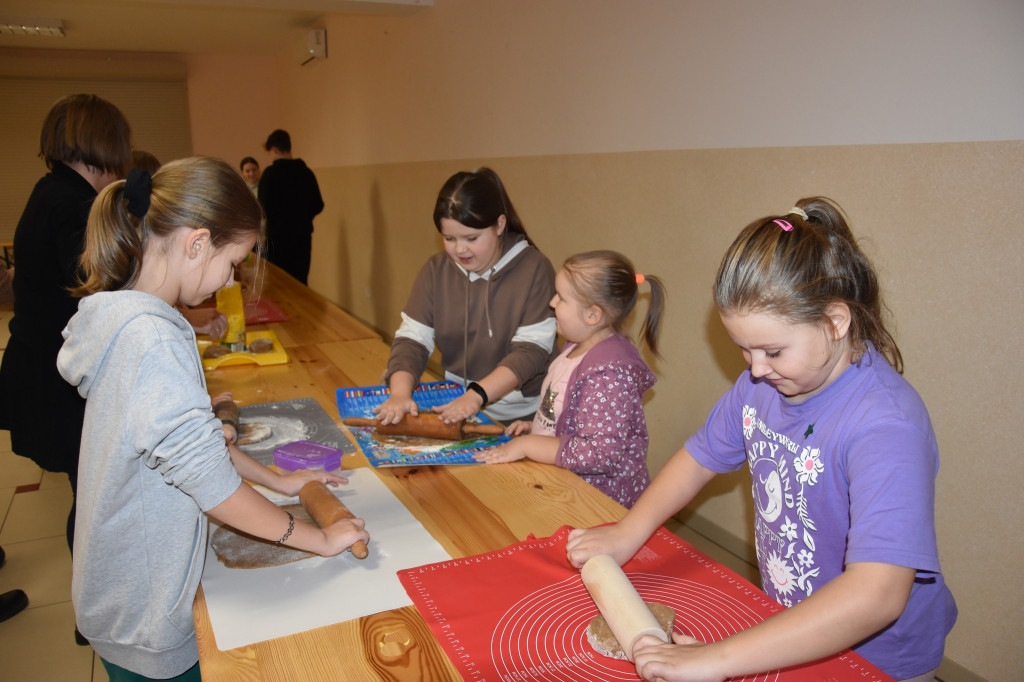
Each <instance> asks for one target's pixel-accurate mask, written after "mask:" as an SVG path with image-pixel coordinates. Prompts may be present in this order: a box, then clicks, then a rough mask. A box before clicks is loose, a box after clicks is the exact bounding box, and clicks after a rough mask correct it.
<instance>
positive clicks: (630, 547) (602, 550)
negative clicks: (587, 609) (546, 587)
mask: <svg viewBox="0 0 1024 682" xmlns="http://www.w3.org/2000/svg"><path fill="white" fill-rule="evenodd" d="M513 442H514V441H513ZM623 532H624V531H623V530H622V524H621V523H616V524H614V525H611V526H599V527H597V528H573V529H572V530H571V531H569V540H568V542H567V543H566V545H565V554H566V556H567V557H568V559H569V563H570V564H572V565H573V566H575V567H576V568H582V567H583V564H585V563H587V560H588V559H590V558H591V557H595V556H597V555H598V554H607V555H609V556H610V557H612V558H613V559H615V561H617V562H618V564H619V566H621V565H622V564H624V563H626V562H627V561H629V560H630V558H631V557H632V556H633V555H634V554H636V551H637V550H638V549H640V547H641V546H642V545H643V544H644V540H646V539H647V538H640V540H639V542H637V541H636V540H634V539H633V538H629V537H623Z"/></svg>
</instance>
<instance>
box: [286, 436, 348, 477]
mask: <svg viewBox="0 0 1024 682" xmlns="http://www.w3.org/2000/svg"><path fill="white" fill-rule="evenodd" d="M274 464H275V465H276V466H278V467H280V468H282V469H285V470H287V471H297V470H299V469H310V470H313V471H333V470H335V469H337V468H338V467H340V466H341V450H338V449H337V448H332V447H328V446H326V445H320V443H314V442H312V441H308V440H299V441H295V442H294V443H288V444H287V445H282V446H281V447H279V448H277V449H276V450H274Z"/></svg>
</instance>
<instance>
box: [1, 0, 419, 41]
mask: <svg viewBox="0 0 1024 682" xmlns="http://www.w3.org/2000/svg"><path fill="white" fill-rule="evenodd" d="M432 4H433V0H0V21H3V22H4V23H5V22H6V21H7V20H8V18H17V19H19V20H20V19H26V18H33V19H51V20H52V19H59V20H60V21H61V22H62V23H63V27H64V34H65V35H64V37H62V38H47V37H39V36H19V35H9V34H5V33H0V48H41V49H55V50H101V51H130V52H162V53H168V52H170V53H219V54H273V53H276V52H280V51H282V50H287V49H292V48H293V46H294V44H295V41H296V38H297V37H301V32H302V30H305V29H309V28H312V27H316V26H318V25H319V24H320V22H322V20H323V16H324V15H325V14H328V13H360V14H366V13H373V14H407V13H410V12H417V11H420V10H422V9H423V8H424V7H429V6H431V5H432Z"/></svg>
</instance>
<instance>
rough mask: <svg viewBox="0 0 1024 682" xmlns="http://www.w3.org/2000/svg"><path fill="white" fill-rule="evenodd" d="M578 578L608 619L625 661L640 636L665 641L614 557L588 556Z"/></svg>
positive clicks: (663, 635)
mask: <svg viewBox="0 0 1024 682" xmlns="http://www.w3.org/2000/svg"><path fill="white" fill-rule="evenodd" d="M580 577H581V578H583V584H584V585H585V586H586V588H587V592H589V593H590V596H591V597H593V598H594V603H595V604H597V608H598V610H599V611H600V612H601V615H602V616H604V617H605V620H607V621H608V626H609V627H610V628H611V631H612V633H613V634H614V635H615V639H616V640H618V642H619V643H620V644H621V645H622V650H623V651H624V652H625V654H626V660H629V661H632V660H633V645H634V644H636V641H637V640H638V639H640V638H641V637H643V636H644V635H651V636H652V637H657V638H658V639H660V640H661V641H663V642H667V641H668V639H667V638H666V637H665V631H664V630H663V629H662V627H661V626H660V625H659V624H658V621H657V620H655V618H654V615H653V614H652V613H651V610H650V609H649V608H647V606H646V605H645V604H644V602H643V600H642V599H640V595H639V594H637V591H636V588H635V587H633V583H631V582H629V578H628V577H626V574H625V573H624V572H623V571H622V568H621V567H620V566H619V564H618V562H617V561H615V559H613V558H611V557H610V556H608V555H607V554H598V555H597V556H595V557H591V558H590V559H589V560H587V562H586V563H585V564H583V568H581V569H580Z"/></svg>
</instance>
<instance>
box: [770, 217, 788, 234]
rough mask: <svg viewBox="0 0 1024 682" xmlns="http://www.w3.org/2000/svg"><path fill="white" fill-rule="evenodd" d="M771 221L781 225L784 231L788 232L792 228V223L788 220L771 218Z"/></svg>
mask: <svg viewBox="0 0 1024 682" xmlns="http://www.w3.org/2000/svg"><path fill="white" fill-rule="evenodd" d="M772 222H773V223H775V224H776V225H778V226H779V227H781V228H782V229H783V230H785V231H786V232H790V231H792V229H793V225H792V224H790V222H789V221H788V220H773V221H772Z"/></svg>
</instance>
